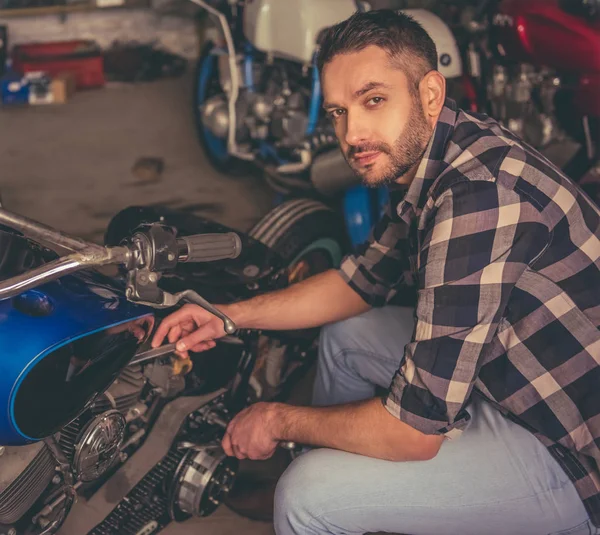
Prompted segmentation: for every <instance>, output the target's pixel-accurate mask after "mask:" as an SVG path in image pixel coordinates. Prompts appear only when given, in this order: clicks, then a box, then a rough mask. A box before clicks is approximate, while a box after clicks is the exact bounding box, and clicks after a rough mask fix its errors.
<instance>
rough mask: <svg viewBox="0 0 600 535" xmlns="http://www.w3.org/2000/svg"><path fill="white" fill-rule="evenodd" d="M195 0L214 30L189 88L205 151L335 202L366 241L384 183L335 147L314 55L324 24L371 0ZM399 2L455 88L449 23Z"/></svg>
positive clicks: (457, 72) (455, 53)
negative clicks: (368, 180)
mask: <svg viewBox="0 0 600 535" xmlns="http://www.w3.org/2000/svg"><path fill="white" fill-rule="evenodd" d="M192 2H193V3H194V4H196V5H198V6H200V7H201V8H202V9H203V10H204V12H206V13H208V14H209V16H210V19H211V20H212V22H213V23H214V27H215V29H216V32H217V34H216V36H215V37H214V39H208V40H207V42H206V44H205V45H204V47H203V50H202V53H201V55H200V58H199V60H198V63H197V68H196V76H195V81H196V84H195V88H194V114H195V124H196V127H197V132H198V137H199V140H200V143H201V145H202V147H203V149H204V152H205V153H206V155H207V158H208V160H209V161H210V162H211V164H212V165H213V166H214V167H215V168H217V169H218V170H220V171H222V172H225V173H228V174H232V175H241V174H244V173H248V170H249V168H258V169H260V170H261V171H263V176H264V178H265V180H266V181H267V182H268V183H269V185H270V186H271V187H272V188H273V189H274V190H275V191H276V192H278V193H280V194H281V195H282V196H287V195H289V196H303V197H314V198H317V199H319V200H321V201H324V202H326V203H328V204H330V205H332V206H334V207H335V208H336V209H338V211H340V212H341V213H342V214H343V219H344V221H345V223H346V227H347V233H348V236H349V239H350V241H351V243H352V244H353V245H358V244H359V243H362V242H363V241H365V240H366V238H367V237H368V233H369V231H370V228H371V225H372V223H374V222H375V220H376V219H377V218H378V217H379V213H380V206H381V205H382V204H385V202H386V199H385V192H373V191H370V190H369V189H368V188H365V187H363V186H361V185H360V184H359V181H358V179H357V178H356V177H355V176H354V174H353V173H352V171H351V169H350V167H349V166H348V164H347V163H346V160H345V159H344V156H343V155H342V153H341V151H340V150H339V147H338V143H337V139H336V136H335V132H334V130H333V127H332V124H331V121H330V120H329V119H328V118H327V117H326V114H325V113H324V111H323V109H322V107H321V104H322V96H321V85H320V80H319V73H318V69H317V66H316V63H315V58H316V53H317V51H318V46H319V39H320V36H321V35H322V34H323V32H324V31H325V30H326V29H327V28H328V27H330V26H332V25H334V24H336V23H338V22H340V21H342V20H344V19H346V18H347V17H349V16H350V15H352V14H353V13H354V12H355V11H357V10H364V9H368V8H369V6H368V4H366V3H363V2H355V1H354V0H328V1H327V2H318V1H317V0H300V1H296V0H246V1H225V0H192ZM378 7H383V6H378ZM404 11H405V12H406V13H407V14H409V15H412V16H413V17H414V18H415V20H417V21H418V22H419V23H421V24H422V26H423V27H424V28H425V29H426V30H427V31H428V32H429V34H430V35H431V37H432V38H433V40H434V41H435V43H436V45H437V48H438V54H439V69H440V71H441V72H442V74H444V75H445V76H446V78H447V80H448V81H449V85H450V86H452V87H453V91H454V90H455V91H459V90H460V85H461V84H460V81H461V75H462V63H461V57H460V53H459V50H458V47H457V45H456V41H455V39H454V37H453V35H452V33H451V31H450V29H449V28H448V26H447V25H446V24H445V23H444V22H443V21H442V19H440V18H439V17H437V16H436V15H434V14H433V13H432V12H430V11H426V10H424V9H407V10H404ZM340 197H343V198H342V199H341V201H340V202H338V199H339V198H340Z"/></svg>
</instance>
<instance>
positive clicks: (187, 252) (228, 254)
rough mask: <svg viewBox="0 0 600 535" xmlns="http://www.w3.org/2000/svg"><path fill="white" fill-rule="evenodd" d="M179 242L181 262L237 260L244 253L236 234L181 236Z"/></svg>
mask: <svg viewBox="0 0 600 535" xmlns="http://www.w3.org/2000/svg"><path fill="white" fill-rule="evenodd" d="M177 242H178V244H179V246H180V252H179V261H180V262H213V261H215V260H225V259H226V258H237V257H238V256H240V253H241V252H242V240H241V239H240V237H239V236H238V235H237V234H236V233H235V232H226V233H222V234H194V235H192V236H181V237H180V238H178V239H177Z"/></svg>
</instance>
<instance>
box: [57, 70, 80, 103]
mask: <svg viewBox="0 0 600 535" xmlns="http://www.w3.org/2000/svg"><path fill="white" fill-rule="evenodd" d="M76 83H77V80H76V79H75V75H74V74H73V73H70V72H61V73H59V74H57V75H56V76H55V77H54V78H53V79H52V84H51V86H52V95H53V97H54V102H55V103H56V104H64V103H65V102H67V100H69V99H70V98H71V96H72V95H73V93H75V87H76Z"/></svg>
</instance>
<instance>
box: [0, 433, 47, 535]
mask: <svg viewBox="0 0 600 535" xmlns="http://www.w3.org/2000/svg"><path fill="white" fill-rule="evenodd" d="M0 451H1V452H2V455H0V489H1V492H0V525H2V524H4V525H9V526H10V525H12V524H14V523H15V522H17V521H18V520H19V519H20V518H21V517H22V516H23V515H24V514H25V513H27V511H28V510H29V509H30V508H31V507H32V506H33V505H34V503H35V502H36V501H37V499H38V498H39V497H40V496H41V495H42V493H43V492H44V490H45V489H46V487H48V485H49V484H50V482H51V481H52V478H53V477H54V475H55V470H54V467H55V464H56V463H55V461H54V458H53V457H52V454H51V453H50V451H49V450H48V448H47V447H46V445H45V444H44V443H42V442H38V443H36V444H30V445H28V446H18V447H13V446H7V447H4V446H2V447H1V449H0ZM15 533H16V532H15Z"/></svg>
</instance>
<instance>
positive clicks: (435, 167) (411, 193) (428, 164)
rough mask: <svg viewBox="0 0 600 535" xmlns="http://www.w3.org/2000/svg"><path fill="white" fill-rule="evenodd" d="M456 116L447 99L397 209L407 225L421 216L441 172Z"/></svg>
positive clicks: (454, 103) (452, 102)
mask: <svg viewBox="0 0 600 535" xmlns="http://www.w3.org/2000/svg"><path fill="white" fill-rule="evenodd" d="M456 115H457V106H456V102H454V100H452V99H450V98H447V99H446V101H445V102H444V107H443V108H442V112H441V113H440V116H439V117H438V120H437V123H436V125H435V128H434V130H433V134H432V135H431V138H430V140H429V143H428V145H427V148H426V149H425V153H424V154H423V158H422V160H421V163H420V164H419V167H418V168H417V173H416V175H415V178H414V179H413V181H412V182H411V184H410V186H409V188H408V191H407V192H406V195H405V197H404V200H403V201H402V202H401V203H400V204H399V205H398V207H397V213H398V215H399V216H400V217H401V218H402V219H404V221H406V222H407V223H410V222H411V220H412V219H413V217H415V216H417V217H418V216H419V215H421V212H422V210H423V208H424V206H425V203H426V202H427V195H428V193H429V190H430V188H431V186H432V184H433V183H434V182H435V179H436V178H437V177H438V176H439V174H440V173H441V171H442V169H441V166H442V162H443V158H444V155H445V154H446V149H447V145H448V140H449V139H450V138H451V136H452V133H453V132H454V124H455V122H456Z"/></svg>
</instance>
